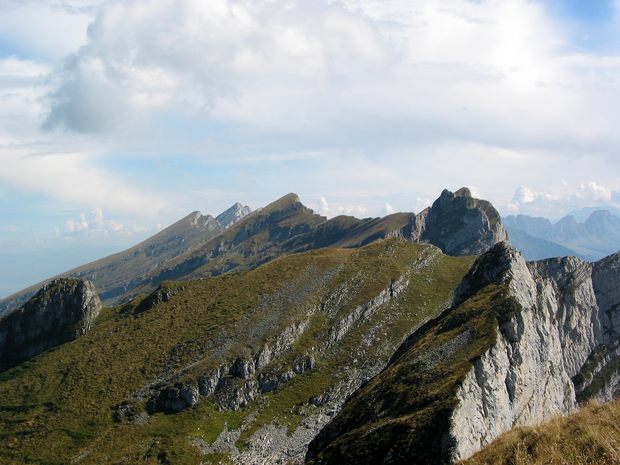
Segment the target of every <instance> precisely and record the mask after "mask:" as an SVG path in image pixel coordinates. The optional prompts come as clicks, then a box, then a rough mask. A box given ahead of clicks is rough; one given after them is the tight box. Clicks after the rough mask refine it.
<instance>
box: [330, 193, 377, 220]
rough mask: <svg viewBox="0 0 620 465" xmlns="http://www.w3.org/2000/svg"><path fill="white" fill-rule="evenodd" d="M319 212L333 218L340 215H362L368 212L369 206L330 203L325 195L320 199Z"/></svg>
mask: <svg viewBox="0 0 620 465" xmlns="http://www.w3.org/2000/svg"><path fill="white" fill-rule="evenodd" d="M319 213H320V214H321V215H324V216H327V217H328V218H332V217H334V216H338V215H350V216H356V217H362V216H365V215H367V214H368V208H366V207H363V206H362V205H344V204H340V203H339V204H334V205H332V204H330V203H328V202H327V199H326V198H325V197H321V198H320V199H319Z"/></svg>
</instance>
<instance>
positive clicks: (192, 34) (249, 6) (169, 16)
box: [47, 0, 620, 143]
mask: <svg viewBox="0 0 620 465" xmlns="http://www.w3.org/2000/svg"><path fill="white" fill-rule="evenodd" d="M567 42H568V37H567V33H566V31H564V29H563V28H562V27H561V25H559V24H558V23H557V22H556V21H554V20H552V19H551V18H550V17H549V16H548V15H547V14H546V12H545V10H544V8H543V6H542V5H541V4H540V3H538V2H529V1H526V0H489V1H485V2H471V1H469V0H446V1H445V2H441V4H439V3H438V2H435V1H433V0H422V1H419V2H415V4H412V3H411V2H408V1H404V0H403V1H393V2H383V1H375V0H348V1H345V0H340V1H338V0H333V1H325V2H305V1H302V0H294V1H290V0H275V1H250V0H214V1H210V2H203V1H201V0H174V1H173V0H161V1H159V2H157V3H153V2H149V1H146V0H136V1H132V2H108V3H106V4H104V5H103V6H102V7H101V9H100V10H99V14H98V15H97V17H96V19H95V21H94V22H93V24H91V26H90V27H89V34H88V42H87V44H86V45H85V46H84V47H82V48H81V49H80V50H79V51H78V52H77V53H76V54H75V55H73V56H72V57H71V58H70V59H69V60H67V62H66V64H65V66H64V67H63V69H62V70H60V71H59V72H58V73H57V74H56V75H55V79H54V82H55V83H56V84H55V91H53V92H52V93H51V94H50V97H51V111H50V113H49V117H48V120H47V125H48V126H49V127H59V126H60V127H67V128H69V129H72V130H75V131H79V132H95V133H97V132H106V131H114V130H118V129H119V128H126V127H127V126H128V125H129V126H130V125H132V124H140V125H141V124H144V123H145V121H144V120H145V118H146V119H148V117H149V116H151V117H153V116H155V115H157V113H158V112H180V113H188V112H189V114H191V115H192V116H193V117H203V118H204V120H203V121H204V123H205V125H208V124H210V123H211V122H212V121H221V122H227V123H235V124H245V125H247V124H249V125H254V126H259V127H266V128H269V129H272V130H278V131H289V132H291V131H293V132H307V131H314V132H317V131H318V132H321V133H331V134H332V136H333V137H336V136H335V135H336V134H341V132H342V131H343V130H345V129H346V130H357V131H359V129H360V128H373V127H374V128H375V130H374V132H373V131H370V134H371V135H372V137H375V138H384V139H385V140H384V141H383V142H384V143H388V141H389V140H390V137H391V136H392V134H390V130H388V129H387V128H390V127H391V130H392V131H393V130H395V128H396V129H397V128H398V127H401V126H403V125H404V126H405V127H409V128H411V129H410V131H408V132H409V133H411V134H412V136H411V137H413V138H415V137H418V138H419V137H422V136H423V135H425V137H429V135H431V134H433V133H441V134H442V135H443V137H462V136H463V135H465V134H466V135H467V136H466V137H468V138H471V139H472V140H478V141H484V142H487V143H488V142H491V141H494V140H497V139H498V138H503V139H509V140H511V141H512V142H513V143H517V141H518V142H519V143H523V142H532V141H541V140H543V141H549V140H556V141H557V140H558V139H559V138H562V137H566V138H568V139H570V140H593V139H596V138H601V137H605V138H611V139H613V140H617V135H616V130H615V127H614V125H613V124H612V121H614V120H615V119H616V118H614V116H618V108H619V107H620V105H618V104H619V103H620V97H619V95H620V93H619V92H618V83H617V82H616V81H614V80H610V79H608V78H607V77H606V76H609V75H610V73H614V72H616V71H620V60H618V59H616V58H615V57H598V56H583V55H579V54H568V53H567V52H566V49H567V48H568V43H567ZM597 70H604V71H601V72H597ZM378 123H380V124H385V125H386V127H382V126H381V127H377V124H378ZM355 128H357V129H355ZM400 134H401V137H402V134H407V131H402V132H401V133H400Z"/></svg>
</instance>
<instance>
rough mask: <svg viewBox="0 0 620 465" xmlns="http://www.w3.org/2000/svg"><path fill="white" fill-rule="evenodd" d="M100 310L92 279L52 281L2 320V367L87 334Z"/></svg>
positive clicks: (8, 366)
mask: <svg viewBox="0 0 620 465" xmlns="http://www.w3.org/2000/svg"><path fill="white" fill-rule="evenodd" d="M100 310H101V301H100V300H99V297H98V296H97V292H96V290H95V287H94V286H93V284H92V283H90V282H89V281H81V280H78V279H67V278H59V279H55V280H53V281H51V282H50V283H48V284H46V285H45V286H44V287H43V288H42V289H41V290H40V291H39V292H37V294H36V295H35V296H34V297H33V298H32V299H30V300H29V301H28V302H27V303H26V304H24V305H23V306H22V307H20V308H17V309H16V310H14V311H13V312H11V313H9V314H8V315H6V316H5V317H3V318H2V319H0V370H4V369H7V368H10V367H12V366H15V365H17V364H18V363H20V362H22V361H24V360H28V359H30V358H32V357H35V356H36V355H38V354H40V353H42V352H44V351H46V350H48V349H50V348H52V347H54V346H57V345H59V344H63V343H65V342H68V341H71V340H73V339H77V338H78V337H80V336H82V335H84V334H86V332H87V331H88V330H89V329H90V328H91V326H92V325H93V323H94V321H95V319H96V318H97V315H98V314H99V311H100Z"/></svg>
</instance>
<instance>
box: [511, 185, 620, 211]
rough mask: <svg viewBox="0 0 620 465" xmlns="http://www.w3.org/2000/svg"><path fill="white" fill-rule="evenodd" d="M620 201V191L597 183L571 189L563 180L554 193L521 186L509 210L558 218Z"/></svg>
mask: <svg viewBox="0 0 620 465" xmlns="http://www.w3.org/2000/svg"><path fill="white" fill-rule="evenodd" d="M618 199H620V190H614V189H611V188H608V187H606V186H604V185H601V184H599V183H597V182H594V181H589V182H582V183H579V184H578V185H571V184H569V183H568V182H567V181H566V180H562V181H561V182H560V185H559V186H557V187H556V188H555V189H554V190H549V189H548V188H547V189H539V190H534V189H532V188H530V187H528V186H519V187H518V188H517V190H516V191H515V193H514V196H513V199H512V202H511V204H510V206H509V208H508V210H509V211H510V212H511V213H526V214H540V215H545V214H547V215H550V216H555V217H559V216H561V215H562V214H565V213H567V212H569V211H571V210H576V209H579V208H584V207H592V206H601V207H604V206H605V205H611V206H614V204H616V203H618Z"/></svg>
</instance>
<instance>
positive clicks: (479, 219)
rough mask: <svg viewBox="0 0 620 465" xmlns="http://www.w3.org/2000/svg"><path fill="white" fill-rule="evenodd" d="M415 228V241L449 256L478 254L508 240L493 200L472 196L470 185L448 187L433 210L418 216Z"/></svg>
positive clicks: (432, 207)
mask: <svg viewBox="0 0 620 465" xmlns="http://www.w3.org/2000/svg"><path fill="white" fill-rule="evenodd" d="M411 230H412V233H411V236H412V238H413V239H414V240H420V241H421V242H428V243H431V244H433V245H436V246H437V247H439V248H440V249H441V250H442V251H443V252H444V253H446V254H449V255H478V254H480V253H483V252H485V251H486V250H488V249H489V248H490V247H492V246H493V245H495V244H496V243H498V242H502V241H507V240H508V235H507V233H506V230H505V229H504V226H503V224H502V221H501V217H500V215H499V213H498V211H497V210H496V209H495V208H494V207H493V205H491V203H490V202H487V201H486V200H480V199H476V198H474V197H472V195H471V191H470V190H469V189H468V188H466V187H463V188H461V189H459V190H457V191H456V192H454V193H453V192H450V191H449V190H447V189H446V190H444V191H443V192H442V193H441V195H440V196H439V198H438V199H437V200H435V202H434V203H433V205H432V206H431V208H430V209H427V210H424V211H423V212H422V213H420V214H418V215H417V216H416V219H415V221H414V222H413V224H412V227H411Z"/></svg>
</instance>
